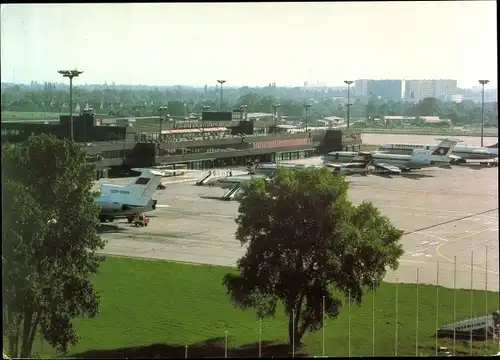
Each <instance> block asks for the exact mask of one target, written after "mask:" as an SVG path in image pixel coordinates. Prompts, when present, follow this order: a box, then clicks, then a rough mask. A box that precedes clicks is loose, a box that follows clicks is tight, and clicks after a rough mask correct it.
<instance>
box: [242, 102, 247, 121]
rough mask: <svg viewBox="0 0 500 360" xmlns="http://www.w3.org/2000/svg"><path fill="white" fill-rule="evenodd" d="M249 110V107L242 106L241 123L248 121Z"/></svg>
mask: <svg viewBox="0 0 500 360" xmlns="http://www.w3.org/2000/svg"><path fill="white" fill-rule="evenodd" d="M247 110H248V105H241V106H240V121H241V120H246V119H247V117H246V113H247Z"/></svg>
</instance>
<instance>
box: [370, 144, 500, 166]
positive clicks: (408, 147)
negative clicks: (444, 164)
mask: <svg viewBox="0 0 500 360" xmlns="http://www.w3.org/2000/svg"><path fill="white" fill-rule="evenodd" d="M438 140H441V139H438ZM435 148H436V145H420V144H401V143H399V144H385V145H383V146H382V147H380V148H379V151H383V152H387V153H393V154H409V153H411V152H412V151H413V150H414V149H425V150H434V149H435ZM450 158H451V159H452V162H451V164H453V165H454V164H464V163H466V162H467V160H492V159H497V158H498V142H497V143H496V144H495V145H490V146H485V147H480V146H466V145H462V146H460V145H457V146H455V147H454V148H453V150H452V152H451V155H450Z"/></svg>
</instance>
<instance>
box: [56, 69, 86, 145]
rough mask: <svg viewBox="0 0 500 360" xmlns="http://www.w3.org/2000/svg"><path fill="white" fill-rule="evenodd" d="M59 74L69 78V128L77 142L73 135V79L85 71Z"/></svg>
mask: <svg viewBox="0 0 500 360" xmlns="http://www.w3.org/2000/svg"><path fill="white" fill-rule="evenodd" d="M58 73H59V74H61V75H62V76H64V77H67V78H69V126H70V137H71V140H75V138H74V135H73V78H75V77H78V76H79V75H80V74H82V73H83V71H80V70H76V69H74V70H59V71H58Z"/></svg>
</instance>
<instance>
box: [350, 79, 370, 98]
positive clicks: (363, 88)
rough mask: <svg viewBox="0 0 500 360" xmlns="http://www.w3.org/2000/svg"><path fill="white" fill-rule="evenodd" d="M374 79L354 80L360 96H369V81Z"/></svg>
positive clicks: (355, 91) (355, 89) (356, 91)
mask: <svg viewBox="0 0 500 360" xmlns="http://www.w3.org/2000/svg"><path fill="white" fill-rule="evenodd" d="M370 81H372V80H368V79H359V80H355V81H354V93H355V94H356V95H358V96H368V82H370Z"/></svg>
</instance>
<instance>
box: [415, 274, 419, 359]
mask: <svg viewBox="0 0 500 360" xmlns="http://www.w3.org/2000/svg"><path fill="white" fill-rule="evenodd" d="M419 270H420V269H418V268H417V312H416V333H415V356H418V330H419V328H418V321H419V317H418V316H419V313H418V311H419V308H420V306H419V305H420V303H419V293H418V290H419V289H418V285H419V284H418V283H419V280H420V279H419Z"/></svg>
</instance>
